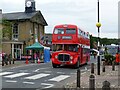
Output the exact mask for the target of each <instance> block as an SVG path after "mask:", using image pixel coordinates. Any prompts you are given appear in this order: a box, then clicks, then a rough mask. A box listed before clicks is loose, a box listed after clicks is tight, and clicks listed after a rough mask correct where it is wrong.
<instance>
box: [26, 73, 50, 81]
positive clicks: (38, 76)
mask: <svg viewBox="0 0 120 90" xmlns="http://www.w3.org/2000/svg"><path fill="white" fill-rule="evenodd" d="M49 75H50V74H44V73H41V74H37V75H33V76H30V77H25V78H24V79H32V80H36V79H40V78H42V77H46V76H49Z"/></svg>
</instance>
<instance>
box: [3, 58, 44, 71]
mask: <svg viewBox="0 0 120 90" xmlns="http://www.w3.org/2000/svg"><path fill="white" fill-rule="evenodd" d="M40 63H43V62H40ZM29 64H38V63H37V62H36V63H33V62H32V60H30V61H28V63H26V60H16V61H15V62H14V64H13V62H11V64H9V62H8V65H6V64H4V66H2V65H1V66H2V69H7V68H13V67H20V66H21V67H22V66H25V65H29Z"/></svg>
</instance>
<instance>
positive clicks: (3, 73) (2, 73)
mask: <svg viewBox="0 0 120 90" xmlns="http://www.w3.org/2000/svg"><path fill="white" fill-rule="evenodd" d="M12 73H13V72H1V73H0V76H3V75H7V74H12Z"/></svg>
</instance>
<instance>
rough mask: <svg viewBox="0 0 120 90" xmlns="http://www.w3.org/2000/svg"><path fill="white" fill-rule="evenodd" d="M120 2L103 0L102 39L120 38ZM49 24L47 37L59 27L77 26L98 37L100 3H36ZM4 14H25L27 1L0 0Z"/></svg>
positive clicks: (92, 0)
mask: <svg viewBox="0 0 120 90" xmlns="http://www.w3.org/2000/svg"><path fill="white" fill-rule="evenodd" d="M119 1H120V0H99V2H100V23H101V27H100V37H101V38H118V2H119ZM35 2H36V10H40V11H41V12H42V14H43V16H44V18H45V20H46V21H47V23H48V26H46V27H45V33H52V32H53V28H54V26H55V25H58V24H75V25H77V26H78V27H80V28H81V29H82V30H84V31H86V32H89V33H90V34H92V35H93V36H96V37H97V36H98V29H97V27H96V23H97V20H98V18H97V0H35ZM0 8H1V9H2V12H3V13H11V12H23V11H24V10H25V0H0Z"/></svg>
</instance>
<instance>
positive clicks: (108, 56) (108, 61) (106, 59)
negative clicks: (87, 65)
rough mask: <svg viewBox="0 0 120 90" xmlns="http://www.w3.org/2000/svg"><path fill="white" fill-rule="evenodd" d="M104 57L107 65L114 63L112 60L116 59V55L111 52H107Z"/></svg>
mask: <svg viewBox="0 0 120 90" xmlns="http://www.w3.org/2000/svg"><path fill="white" fill-rule="evenodd" d="M104 57H105V62H106V64H107V65H112V62H113V61H115V56H113V55H111V54H105V55H104Z"/></svg>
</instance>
